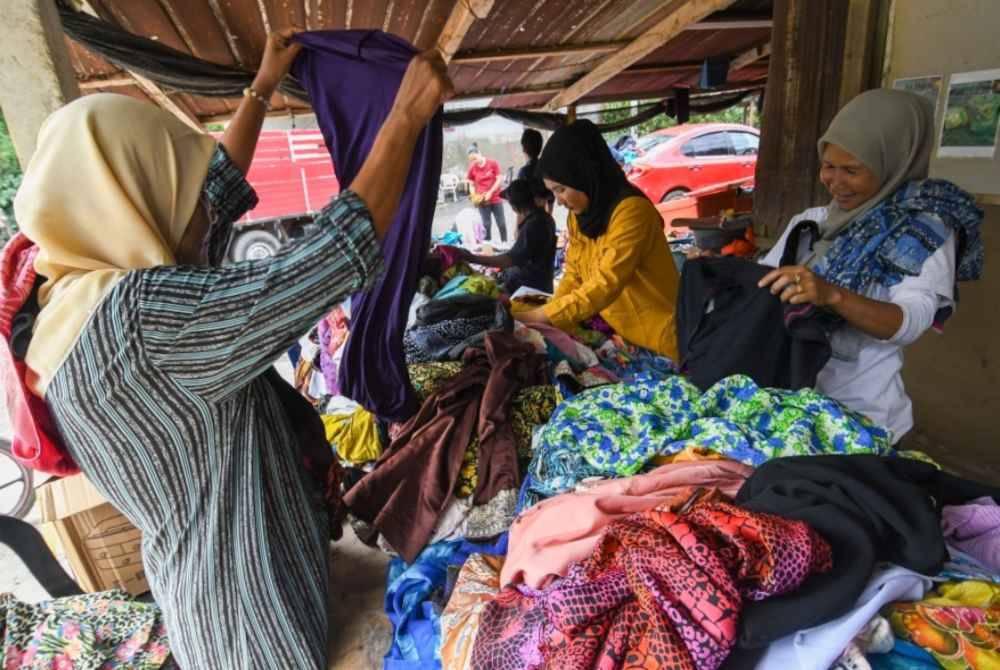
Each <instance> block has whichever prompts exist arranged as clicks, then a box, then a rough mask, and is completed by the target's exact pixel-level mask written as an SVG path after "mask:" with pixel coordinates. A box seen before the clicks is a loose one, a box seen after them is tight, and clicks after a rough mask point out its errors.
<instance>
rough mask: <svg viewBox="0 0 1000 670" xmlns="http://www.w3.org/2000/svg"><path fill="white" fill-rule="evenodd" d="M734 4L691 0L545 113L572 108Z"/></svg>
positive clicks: (606, 61)
mask: <svg viewBox="0 0 1000 670" xmlns="http://www.w3.org/2000/svg"><path fill="white" fill-rule="evenodd" d="M733 2H734V0H688V1H687V2H685V3H683V4H682V5H679V6H678V7H677V8H675V9H674V10H673V11H671V12H670V14H668V15H667V16H666V17H664V18H663V19H661V20H660V21H659V22H658V23H657V24H656V25H655V26H653V27H652V28H650V29H649V30H647V31H646V32H644V33H643V34H642V35H640V36H639V37H637V38H635V39H634V40H632V41H631V42H630V43H629V44H628V46H626V47H625V48H623V49H621V50H620V51H618V52H616V53H613V54H611V55H610V56H608V57H607V58H606V59H604V61H602V62H601V63H600V64H599V65H598V66H597V67H595V68H594V69H593V70H591V71H590V72H589V73H588V74H586V75H584V76H583V77H581V78H580V79H579V80H578V81H576V82H575V83H574V84H572V85H571V86H569V87H567V88H566V90H564V91H562V92H561V93H559V94H558V95H556V96H555V97H554V98H553V99H552V100H551V101H549V103H548V104H547V105H546V106H545V109H547V110H548V111H550V112H552V111H555V110H557V109H560V108H562V107H566V106H567V105H571V104H573V103H574V102H576V101H577V100H579V99H580V98H582V97H583V96H585V95H587V94H588V93H590V92H591V91H593V90H594V89H595V88H597V87H598V86H600V85H601V84H603V83H604V82H606V81H608V80H609V79H611V78H612V77H614V76H615V75H616V74H618V73H619V72H621V71H622V70H624V69H625V68H627V67H628V66H630V65H632V64H633V63H635V62H637V61H639V60H641V59H642V58H644V57H645V56H647V55H648V54H650V53H652V52H653V51H655V50H656V49H658V48H660V47H661V46H663V45H664V44H666V43H667V42H669V41H670V40H671V39H673V38H674V37H676V36H677V35H678V34H680V33H681V32H682V31H683V30H684V29H685V28H687V27H688V26H690V25H691V24H692V23H695V22H697V21H701V20H702V19H704V18H705V17H706V16H708V15H709V14H711V13H713V12H717V11H719V10H721V9H725V8H726V7H728V6H729V5H731V4H732V3H733Z"/></svg>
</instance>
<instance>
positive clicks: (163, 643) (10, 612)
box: [0, 591, 170, 670]
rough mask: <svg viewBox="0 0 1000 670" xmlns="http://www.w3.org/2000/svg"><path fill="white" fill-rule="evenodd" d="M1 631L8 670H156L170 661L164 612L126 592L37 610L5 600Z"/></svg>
mask: <svg viewBox="0 0 1000 670" xmlns="http://www.w3.org/2000/svg"><path fill="white" fill-rule="evenodd" d="M0 631H2V633H3V639H2V646H0V667H2V668H4V669H5V670H11V669H13V668H24V669H25V670H41V669H42V668H45V670H49V669H50V668H52V669H55V670H98V669H100V670H115V669H118V668H121V669H122V670H125V669H128V670H154V669H156V668H162V667H164V666H165V665H166V663H167V659H168V657H169V656H170V647H169V646H168V643H167V632H166V629H165V628H164V626H163V622H162V618H161V614H160V609H159V608H158V607H157V606H156V605H152V604H148V605H147V604H144V603H139V602H135V601H134V600H133V599H132V598H131V597H130V596H129V595H127V594H125V593H123V592H121V591H105V592H103V593H88V594H85V595H80V596H72V597H69V598H57V599H55V600H48V601H45V602H41V603H38V604H35V605H33V604H28V603H23V602H20V601H19V600H17V599H15V598H14V596H12V595H11V594H9V593H4V594H0Z"/></svg>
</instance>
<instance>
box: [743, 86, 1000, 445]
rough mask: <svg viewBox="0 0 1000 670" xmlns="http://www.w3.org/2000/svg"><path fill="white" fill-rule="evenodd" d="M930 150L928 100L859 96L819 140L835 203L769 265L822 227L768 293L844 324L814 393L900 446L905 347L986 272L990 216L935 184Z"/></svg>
mask: <svg viewBox="0 0 1000 670" xmlns="http://www.w3.org/2000/svg"><path fill="white" fill-rule="evenodd" d="M933 146H934V109H933V106H932V105H931V103H930V102H929V101H928V100H926V99H925V98H923V97H921V96H919V95H915V94H913V93H907V92H904V91H894V90H888V89H875V90H871V91H866V92H865V93H862V94H861V95H859V96H858V97H856V98H854V100H852V101H851V102H849V103H848V104H847V105H846V106H845V107H844V108H843V109H842V110H840V112H839V113H838V114H837V116H836V117H834V119H833V121H832V122H831V123H830V127H829V129H828V130H827V131H826V133H825V134H824V135H823V137H821V138H820V140H819V158H820V172H819V174H820V181H822V182H823V185H824V186H825V187H826V189H827V190H828V191H829V192H830V195H831V196H832V198H833V199H832V200H831V202H830V204H829V205H827V206H826V207H815V208H812V209H808V210H806V211H804V212H802V213H801V214H799V215H797V216H795V217H794V218H793V219H792V220H791V222H790V223H789V225H788V227H787V228H786V229H785V233H784V234H783V235H782V236H781V238H780V239H779V240H778V243H777V244H776V245H775V246H774V248H773V249H772V250H771V251H770V252H769V253H768V254H767V256H765V257H764V258H763V259H762V261H761V262H762V263H763V264H764V265H770V266H772V267H774V266H777V265H778V263H779V262H780V259H781V256H782V254H783V252H784V250H785V245H786V243H787V239H788V235H789V233H790V231H791V230H792V229H793V228H794V227H795V224H797V223H799V222H800V221H804V220H810V221H815V222H817V223H819V231H820V239H819V241H817V242H816V244H815V246H812V245H810V244H809V242H810V240H809V239H807V238H808V236H803V238H804V239H802V240H800V244H799V248H798V249H797V250H796V252H797V253H796V258H797V264H796V265H792V266H786V267H779V268H777V269H775V270H774V271H772V272H770V273H769V274H768V275H766V276H765V277H764V278H763V279H762V280H761V282H760V285H761V286H762V287H769V288H770V289H771V292H772V293H774V294H776V295H779V296H780V297H781V300H782V301H783V302H788V303H791V304H796V305H798V304H812V305H815V306H817V307H821V308H824V309H828V310H831V311H833V312H835V313H836V314H839V315H840V316H841V317H843V319H844V321H845V324H844V325H843V326H842V327H841V328H840V329H838V330H837V331H835V332H834V334H833V336H832V338H831V341H830V344H831V346H832V348H833V356H832V357H831V358H830V361H829V363H827V365H826V366H825V367H824V368H823V370H821V371H820V373H819V376H818V378H817V380H816V388H817V390H819V391H820V392H822V393H824V394H826V395H828V396H830V397H831V398H833V399H835V400H839V401H840V402H842V403H843V404H844V405H846V406H847V407H848V408H850V409H852V410H854V411H856V412H860V413H861V414H864V415H865V416H867V417H868V418H870V419H871V420H873V421H874V422H875V423H877V424H879V425H880V426H883V427H885V428H888V429H889V430H890V431H892V435H893V442H894V443H896V444H898V442H899V440H901V439H902V438H903V437H904V436H905V435H906V434H907V433H908V432H909V431H910V429H911V428H912V427H913V406H912V403H911V402H910V398H909V396H907V394H906V390H905V388H904V387H903V378H902V376H901V374H900V373H901V371H902V369H903V347H905V346H906V345H908V344H910V343H912V342H914V341H916V340H917V338H919V337H920V336H921V335H922V334H923V333H924V332H925V331H927V329H928V328H930V327H931V325H932V324H933V323H934V322H935V320H938V321H939V322H940V321H941V320H942V319H943V318H947V316H948V314H949V313H950V311H951V310H952V309H953V308H954V306H955V301H956V298H957V295H956V289H955V279H956V277H957V278H958V279H959V280H966V279H978V278H979V276H980V274H981V272H982V263H983V247H982V244H981V242H980V238H979V226H980V223H981V221H982V218H983V212H982V211H981V210H980V209H979V208H978V207H977V206H976V205H975V200H974V198H973V197H972V196H971V195H969V194H968V193H966V192H965V191H962V190H961V189H959V188H958V187H957V186H955V185H954V184H952V183H950V182H946V181H942V180H939V179H927V174H928V170H929V166H930V158H931V152H932V150H933Z"/></svg>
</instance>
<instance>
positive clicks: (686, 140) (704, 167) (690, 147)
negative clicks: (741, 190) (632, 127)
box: [627, 123, 760, 202]
mask: <svg viewBox="0 0 1000 670" xmlns="http://www.w3.org/2000/svg"><path fill="white" fill-rule="evenodd" d="M759 145H760V133H759V131H758V130H757V129H755V128H751V127H750V126H741V125H737V124H732V123H689V124H685V125H682V126H674V127H673V128H664V129H663V130H657V131H656V132H654V133H650V134H649V135H646V136H644V137H643V138H642V139H640V140H639V142H638V144H637V148H638V153H639V156H638V157H637V158H636V159H635V160H633V161H632V164H631V167H630V168H628V169H627V173H628V178H629V181H631V182H632V183H633V184H635V185H636V186H637V187H639V189H640V190H641V191H642V192H643V193H645V194H646V196H647V197H649V199H650V200H652V201H653V202H667V201H668V200H675V199H677V198H683V197H684V196H685V195H687V193H689V192H690V191H696V190H698V189H701V188H705V187H706V186H714V185H716V184H724V183H734V184H735V183H741V182H750V183H752V182H753V176H754V171H755V170H756V168H757V148H758V146H759Z"/></svg>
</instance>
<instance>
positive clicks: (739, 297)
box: [677, 228, 841, 391]
mask: <svg viewBox="0 0 1000 670" xmlns="http://www.w3.org/2000/svg"><path fill="white" fill-rule="evenodd" d="M801 231H802V228H798V229H796V230H794V231H792V233H791V235H790V236H789V245H788V247H786V249H792V250H793V251H794V250H796V249H798V233H800V232H801ZM783 264H784V263H783ZM771 270H772V268H769V267H766V266H763V265H759V264H757V263H754V262H752V261H748V260H745V259H742V258H731V257H723V258H714V257H713V258H698V259H695V260H690V261H687V262H686V263H684V267H683V269H682V270H681V283H680V289H679V291H678V300H677V346H678V349H679V351H680V355H681V365H682V369H683V370H684V371H685V372H686V373H687V375H688V376H689V377H690V379H691V382H692V383H693V384H694V385H695V386H697V387H698V388H700V389H701V390H703V391H704V390H706V389H707V388H708V387H710V386H711V385H712V384H714V383H716V382H717V381H719V380H720V379H724V378H725V377H728V376H730V375H734V374H745V375H749V376H750V377H752V378H753V380H754V381H755V382H757V384H759V385H760V386H767V387H775V388H787V389H800V388H806V387H811V386H815V384H816V376H817V375H818V374H819V371H820V370H822V369H823V366H824V365H826V363H827V361H828V360H829V359H830V353H831V349H830V342H829V334H830V333H831V332H832V331H833V329H834V328H836V327H837V326H838V325H839V324H840V323H841V319H840V317H838V316H836V315H835V314H833V313H831V312H827V311H825V310H821V309H819V308H817V307H815V306H813V305H784V304H782V302H781V300H780V299H778V297H777V296H775V295H772V294H771V291H770V290H769V289H767V288H758V286H757V282H759V281H760V280H761V279H762V278H763V277H764V275H766V274H767V273H768V272H770V271H771ZM710 306H711V309H709V307H710Z"/></svg>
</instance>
